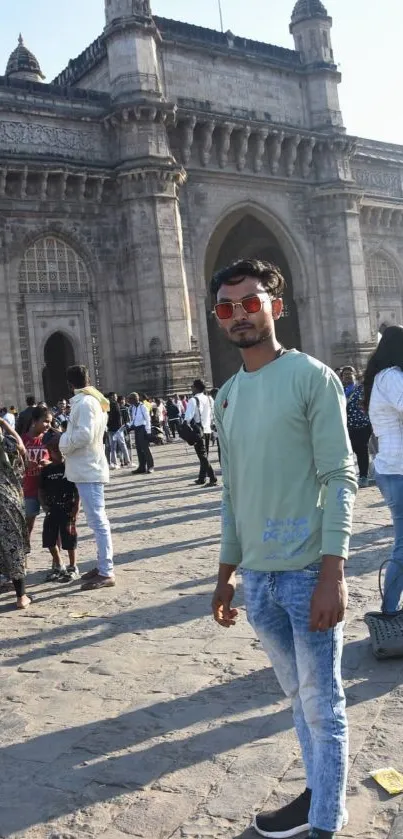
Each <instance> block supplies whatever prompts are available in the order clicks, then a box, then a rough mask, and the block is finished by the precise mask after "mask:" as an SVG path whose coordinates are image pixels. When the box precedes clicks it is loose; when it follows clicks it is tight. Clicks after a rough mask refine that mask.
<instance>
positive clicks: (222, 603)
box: [211, 565, 238, 629]
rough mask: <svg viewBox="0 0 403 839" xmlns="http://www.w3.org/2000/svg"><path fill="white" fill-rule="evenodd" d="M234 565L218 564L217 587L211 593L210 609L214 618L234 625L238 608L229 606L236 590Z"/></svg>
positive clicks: (224, 623) (220, 622)
mask: <svg viewBox="0 0 403 839" xmlns="http://www.w3.org/2000/svg"><path fill="white" fill-rule="evenodd" d="M235 568H236V566H234V565H220V570H219V574H218V581H217V588H216V590H215V592H214V595H213V601H212V604H211V606H212V610H213V616H214V620H215V621H216V622H217V623H218V624H220V626H225V627H226V628H227V629H228V627H230V626H235V622H236V618H237V617H238V609H233V608H231V603H232V601H233V599H234V594H235V591H236V577H235Z"/></svg>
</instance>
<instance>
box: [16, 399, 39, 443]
mask: <svg viewBox="0 0 403 839" xmlns="http://www.w3.org/2000/svg"><path fill="white" fill-rule="evenodd" d="M35 407H36V399H35V396H27V407H26V408H25V409H24V410H23V411H21V413H20V414H18V417H17V420H16V423H15V430H16V432H17V434H19V435H20V437H22V435H23V434H27V432H28V431H29V429H30V427H31V423H32V411H33V410H34V408H35Z"/></svg>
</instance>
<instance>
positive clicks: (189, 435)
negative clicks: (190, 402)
mask: <svg viewBox="0 0 403 839" xmlns="http://www.w3.org/2000/svg"><path fill="white" fill-rule="evenodd" d="M195 400H196V403H197V407H198V411H199V417H200V419H201V413H200V402H199V400H198V398H197V396H195ZM178 434H179V437H180V438H181V439H182V440H184V441H185V443H187V444H188V446H195V445H196V443H199V441H200V440H202V439H203V437H204V430H203V426H202V424H201V422H196V420H195V419H194V418H193V419H192V420H190V422H188V420H184V421H183V422H182V423H180V425H178Z"/></svg>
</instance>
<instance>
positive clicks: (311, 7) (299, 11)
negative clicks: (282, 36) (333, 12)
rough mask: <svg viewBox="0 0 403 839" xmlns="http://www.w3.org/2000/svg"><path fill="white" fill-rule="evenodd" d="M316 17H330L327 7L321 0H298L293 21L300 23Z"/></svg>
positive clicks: (292, 17) (292, 16)
mask: <svg viewBox="0 0 403 839" xmlns="http://www.w3.org/2000/svg"><path fill="white" fill-rule="evenodd" d="M315 17H316V18H318V17H319V18H324V17H328V14H327V9H325V7H324V5H323V3H321V0H298V2H297V3H296V4H295V7H294V11H293V13H292V15H291V23H300V22H301V21H302V20H309V19H310V18H315Z"/></svg>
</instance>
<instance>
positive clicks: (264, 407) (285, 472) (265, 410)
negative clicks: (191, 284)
mask: <svg viewBox="0 0 403 839" xmlns="http://www.w3.org/2000/svg"><path fill="white" fill-rule="evenodd" d="M215 420H216V424H217V430H218V435H219V439H220V444H221V451H222V473H223V484H224V491H223V503H222V541H221V557H220V562H222V563H227V564H229V565H240V564H241V565H242V567H243V568H249V569H252V570H255V571H267V572H269V571H285V570H290V571H291V570H293V571H295V570H299V569H302V568H306V566H308V565H311V564H312V563H315V562H319V560H320V557H321V556H322V555H325V554H333V555H335V556H341V557H344V558H345V559H347V556H348V549H349V540H350V535H351V529H352V514H353V505H354V499H355V495H356V491H357V481H356V476H355V468H354V460H353V455H352V451H351V446H350V441H349V437H348V432H347V422H346V400H345V396H344V392H343V388H342V386H341V383H340V381H339V379H338V378H337V376H336V375H335V374H334V373H333V372H332V370H330V369H329V368H328V367H326V366H325V365H324V364H321V362H319V361H316V359H314V358H310V357H309V356H307V355H304V354H303V353H299V352H297V351H296V350H290V351H289V352H288V353H286V354H285V355H283V356H282V357H281V358H279V359H277V360H276V361H273V362H272V363H271V364H267V365H266V366H265V367H262V368H261V369H260V370H257V371H256V372H255V373H247V372H246V371H245V370H244V369H241V370H240V371H239V373H237V375H236V376H234V377H233V378H232V379H230V380H229V381H228V382H226V384H225V385H223V387H222V388H221V390H220V391H219V393H218V395H217V399H216V402H215Z"/></svg>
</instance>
